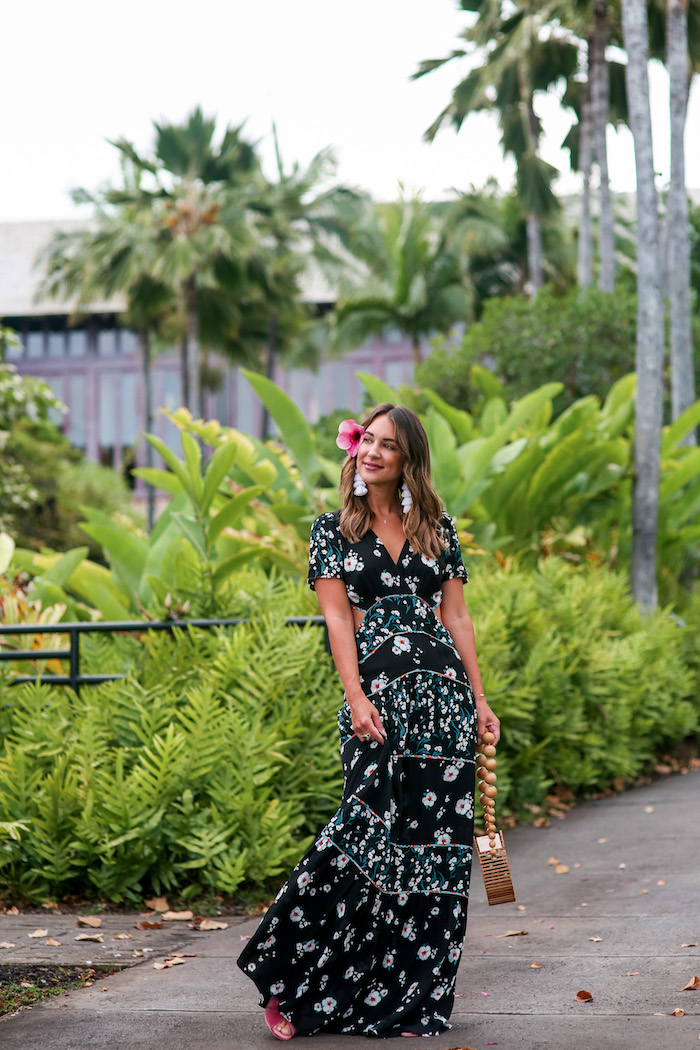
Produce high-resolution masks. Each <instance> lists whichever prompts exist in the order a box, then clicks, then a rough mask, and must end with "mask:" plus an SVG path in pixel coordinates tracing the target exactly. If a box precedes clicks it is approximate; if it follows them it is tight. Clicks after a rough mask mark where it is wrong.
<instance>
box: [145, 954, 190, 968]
mask: <svg viewBox="0 0 700 1050" xmlns="http://www.w3.org/2000/svg"><path fill="white" fill-rule="evenodd" d="M184 961H185V960H184V959H183V958H182V957H180V956H173V957H171V958H169V959H163V961H162V962H155V963H153V969H154V970H168V969H169V968H170V967H171V966H182V964H183V963H184Z"/></svg>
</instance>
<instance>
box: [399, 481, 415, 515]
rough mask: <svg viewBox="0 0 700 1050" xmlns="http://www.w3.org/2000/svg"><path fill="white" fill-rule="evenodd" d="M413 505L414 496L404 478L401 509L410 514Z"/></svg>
mask: <svg viewBox="0 0 700 1050" xmlns="http://www.w3.org/2000/svg"><path fill="white" fill-rule="evenodd" d="M412 506H413V497H412V496H411V493H410V490H409V488H408V485H407V484H406V481H405V479H404V483H403V485H402V486H401V509H402V510H403V512H404V514H408V512H409V510H410V509H411V507H412Z"/></svg>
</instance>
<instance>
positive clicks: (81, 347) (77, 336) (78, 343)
mask: <svg viewBox="0 0 700 1050" xmlns="http://www.w3.org/2000/svg"><path fill="white" fill-rule="evenodd" d="M66 334H67V338H68V356H69V357H86V356H87V350H88V334H87V332H86V331H85V329H84V328H71V329H70V331H68V332H67V333H66Z"/></svg>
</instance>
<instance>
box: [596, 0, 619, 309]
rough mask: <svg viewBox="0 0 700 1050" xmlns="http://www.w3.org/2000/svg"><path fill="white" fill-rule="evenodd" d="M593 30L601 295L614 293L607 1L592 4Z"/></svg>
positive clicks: (600, 0)
mask: <svg viewBox="0 0 700 1050" xmlns="http://www.w3.org/2000/svg"><path fill="white" fill-rule="evenodd" d="M593 8H594V18H595V21H594V28H593V80H592V83H591V102H592V107H593V127H594V134H595V152H596V160H597V161H598V171H599V172H600V220H599V223H598V243H599V245H600V272H599V274H598V287H599V288H600V289H601V290H602V291H604V292H614V291H615V234H614V229H613V208H612V196H611V194H610V182H609V180H608V146H607V140H606V131H607V127H608V114H609V110H610V73H609V71H608V62H607V59H606V57H605V48H606V46H607V43H608V4H607V0H595V2H594V4H593Z"/></svg>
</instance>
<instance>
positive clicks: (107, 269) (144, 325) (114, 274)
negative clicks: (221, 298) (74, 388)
mask: <svg viewBox="0 0 700 1050" xmlns="http://www.w3.org/2000/svg"><path fill="white" fill-rule="evenodd" d="M74 197H75V199H76V202H77V201H80V202H83V203H84V202H85V201H86V198H87V195H86V194H85V192H84V191H76V194H74ZM90 200H91V202H92V203H94V204H96V206H97V208H96V213H95V218H94V223H95V225H93V227H92V228H90V229H86V230H70V231H63V230H58V231H56V233H54V235H53V237H52V238H51V240H50V241H49V243H48V244H47V245H46V247H45V248H44V250H43V252H42V253H41V254H40V256H39V259H38V260H37V261H38V265H39V266H40V267H41V268H42V269H43V271H44V278H43V281H42V283H41V286H40V292H41V293H42V294H46V295H48V296H50V297H52V298H56V297H60V298H62V299H68V300H73V301H74V302H75V313H76V314H80V313H81V312H83V311H84V310H85V309H87V308H88V307H89V306H90V305H91V303H94V302H95V301H96V300H99V299H102V300H104V299H107V300H110V299H113V298H123V299H125V300H126V311H125V313H124V320H125V322H126V324H127V326H128V327H130V328H133V329H134V330H135V331H136V332H137V333H138V345H139V352H140V355H141V362H142V372H143V383H144V398H143V412H144V414H143V419H142V428H141V429H142V432H143V433H144V434H147V433H150V432H151V431H152V430H153V395H152V383H151V363H152V362H151V340H152V337H153V335H154V334H155V333H158V332H160V331H161V330H162V327H163V325H164V324H165V323H166V321H167V319H168V318H170V317H172V314H173V311H174V310H175V301H174V297H173V295H172V292H171V290H170V289H169V288H168V287H167V286H165V285H164V284H162V283H160V282H159V281H157V280H155V279H154V278H153V277H151V276H150V274H149V271H150V270H151V269H152V268H153V265H154V243H153V238H152V231H151V229H150V225H149V224H148V223H147V222H146V217H145V215H144V214H143V213H142V212H140V211H139V209H138V208H137V207H136V206H135V205H134V204H130V205H127V206H125V207H124V208H122V209H121V210H120V211H119V212H110V211H106V210H105V209H104V208H103V207H102V205H101V204H100V202H99V201H98V200H97V199H96V198H90ZM145 453H146V465H147V466H153V449H152V447H151V445H150V444H149V443H148V442H146V443H145ZM154 495H155V492H154V489H153V488H152V487H151V486H150V485H149V486H148V488H147V500H148V524H149V528H152V527H153V523H154V520H155V505H154Z"/></svg>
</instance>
